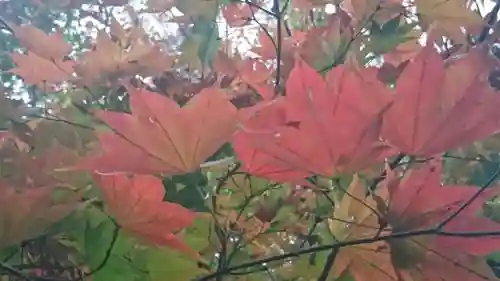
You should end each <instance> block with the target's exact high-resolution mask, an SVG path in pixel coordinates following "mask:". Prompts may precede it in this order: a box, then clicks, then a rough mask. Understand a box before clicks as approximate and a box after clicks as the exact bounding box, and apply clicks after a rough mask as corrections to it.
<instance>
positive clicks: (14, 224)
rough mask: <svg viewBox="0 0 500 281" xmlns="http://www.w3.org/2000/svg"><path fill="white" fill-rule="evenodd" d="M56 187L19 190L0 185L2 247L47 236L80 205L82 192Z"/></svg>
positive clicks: (0, 235)
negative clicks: (57, 193) (52, 226)
mask: <svg viewBox="0 0 500 281" xmlns="http://www.w3.org/2000/svg"><path fill="white" fill-rule="evenodd" d="M56 191H57V189H56V188H54V187H52V186H43V187H36V188H25V189H16V188H13V187H11V186H7V185H5V184H4V183H2V184H1V185H0V248H3V247H6V246H10V245H13V244H16V243H19V242H21V241H23V240H26V239H31V238H34V237H37V236H38V235H41V234H43V232H44V231H46V230H47V228H48V227H49V226H51V225H52V224H53V223H55V222H57V221H59V220H61V219H62V218H64V217H65V216H67V215H68V214H69V213H70V212H72V211H73V210H75V209H76V207H77V206H78V204H77V203H78V200H79V198H80V195H81V194H79V193H77V192H73V191H71V190H59V191H62V192H63V193H60V192H59V195H63V196H62V197H59V199H57V198H55V197H54V195H55V194H54V192H56Z"/></svg>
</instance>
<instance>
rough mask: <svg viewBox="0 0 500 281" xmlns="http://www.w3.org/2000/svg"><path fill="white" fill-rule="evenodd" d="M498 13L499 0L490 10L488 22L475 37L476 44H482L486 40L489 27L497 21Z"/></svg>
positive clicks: (499, 7)
mask: <svg viewBox="0 0 500 281" xmlns="http://www.w3.org/2000/svg"><path fill="white" fill-rule="evenodd" d="M499 11H500V0H497V1H496V3H495V6H494V7H493V9H492V10H491V13H490V14H489V18H488V22H487V23H486V25H485V26H484V28H483V29H482V30H481V33H480V34H479V36H478V37H477V41H476V43H477V44H480V43H483V42H484V41H485V40H486V38H487V37H488V34H489V33H490V28H491V26H492V25H493V24H494V23H495V22H496V21H497V17H498V12H499Z"/></svg>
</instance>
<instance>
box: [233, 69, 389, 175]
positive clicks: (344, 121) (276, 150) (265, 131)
mask: <svg viewBox="0 0 500 281" xmlns="http://www.w3.org/2000/svg"><path fill="white" fill-rule="evenodd" d="M368 89H370V91H368ZM390 98H391V97H390V94H389V93H388V92H387V90H386V88H385V87H384V85H382V84H381V83H380V82H379V81H378V80H376V77H375V72H374V71H373V70H372V69H363V70H359V71H358V70H354V69H349V67H348V66H342V67H338V68H336V69H334V70H332V71H331V72H330V73H329V74H328V76H327V78H326V80H324V79H323V78H321V76H319V74H317V73H316V71H315V70H314V69H312V68H310V67H309V66H307V65H306V64H305V63H304V62H302V61H298V62H297V65H296V67H295V68H294V70H293V71H292V72H291V74H290V77H289V78H288V82H287V95H286V97H285V98H284V99H279V100H277V101H275V102H274V103H272V104H271V105H269V106H271V107H274V109H269V108H267V107H266V106H264V109H263V110H269V111H270V113H268V114H263V112H262V111H260V112H259V110H258V109H257V114H256V115H255V116H254V117H253V118H252V117H251V118H249V120H250V121H248V122H247V124H244V127H246V128H247V129H245V128H243V130H242V132H239V133H238V135H237V137H236V139H235V141H234V142H233V145H234V146H235V150H236V151H237V152H238V156H239V157H240V158H241V160H242V161H243V162H245V163H254V162H252V161H258V162H259V163H260V164H259V166H260V171H259V172H258V173H259V175H261V176H264V177H268V178H269V177H271V178H273V179H276V177H275V176H272V175H271V174H272V173H274V172H275V170H276V165H281V168H280V169H278V170H283V165H285V166H287V167H288V170H290V169H293V170H296V171H302V172H305V173H310V174H321V175H326V176H331V175H332V174H333V173H336V172H344V171H352V170H357V169H363V168H366V167H368V166H370V165H371V164H373V163H375V162H376V161H377V160H378V159H379V158H380V157H382V156H383V155H386V154H387V153H388V152H389V150H387V147H386V146H384V145H383V144H382V143H380V141H379V130H380V126H381V119H380V114H381V113H382V111H383V110H384V109H385V108H386V106H387V105H388V103H389V102H390ZM272 111H275V112H272ZM280 111H282V112H281V113H280ZM256 118H257V119H259V118H260V120H259V121H255V120H256ZM257 155H258V156H257ZM257 158H259V160H256V159H257ZM277 163H280V164H277ZM247 168H248V167H247ZM273 170H274V171H273ZM254 171H255V172H257V171H256V170H253V169H251V170H250V172H251V173H253V172H254Z"/></svg>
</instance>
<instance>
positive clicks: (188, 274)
mask: <svg viewBox="0 0 500 281" xmlns="http://www.w3.org/2000/svg"><path fill="white" fill-rule="evenodd" d="M147 269H148V271H149V276H150V277H151V281H165V280H179V281H184V280H185V281H188V280H192V279H194V278H195V277H198V276H200V275H203V274H206V273H207V271H206V270H205V269H203V268H202V267H200V266H199V264H198V261H196V260H194V259H193V258H190V257H187V256H185V255H183V254H181V253H178V252H174V251H171V250H169V249H166V248H157V249H151V251H150V252H149V261H148V264H147ZM110 280H111V279H110ZM113 280H114V279H113Z"/></svg>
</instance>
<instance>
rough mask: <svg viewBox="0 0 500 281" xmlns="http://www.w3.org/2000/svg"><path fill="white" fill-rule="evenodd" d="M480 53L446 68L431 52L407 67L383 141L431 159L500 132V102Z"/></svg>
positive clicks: (386, 121)
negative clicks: (490, 83) (490, 82)
mask: <svg viewBox="0 0 500 281" xmlns="http://www.w3.org/2000/svg"><path fill="white" fill-rule="evenodd" d="M488 60H489V58H487V55H486V54H485V52H483V50H482V49H481V48H477V49H474V50H472V51H471V52H470V53H468V54H467V55H465V56H464V57H462V58H459V59H458V60H456V61H454V62H452V63H451V65H450V66H449V67H447V68H445V64H444V62H443V60H442V59H441V57H440V56H439V55H438V53H437V52H436V50H435V49H434V48H433V47H432V46H427V47H425V48H424V49H423V50H422V51H421V52H420V54H419V55H418V56H417V57H416V58H415V60H414V61H413V62H411V63H409V64H408V66H406V68H405V69H404V71H403V72H402V73H401V75H400V76H399V78H398V81H397V84H396V96H395V100H394V104H393V105H392V106H391V108H390V109H389V110H388V111H387V113H386V114H385V115H384V126H383V136H384V137H385V138H386V139H387V140H388V141H389V142H390V143H392V144H393V145H395V146H396V147H397V148H398V149H399V150H401V151H402V152H404V153H408V154H414V155H422V156H432V155H434V154H438V153H441V152H445V151H447V150H449V149H452V148H457V147H459V146H461V145H467V144H470V143H472V142H474V141H476V140H480V139H483V138H485V137H488V136H490V135H492V134H493V133H495V132H497V131H498V130H500V111H499V110H498V108H500V96H499V95H498V93H496V92H495V91H494V90H493V89H492V88H491V87H490V85H489V83H488V80H487V74H488V72H489V66H488V65H489V64H488Z"/></svg>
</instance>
